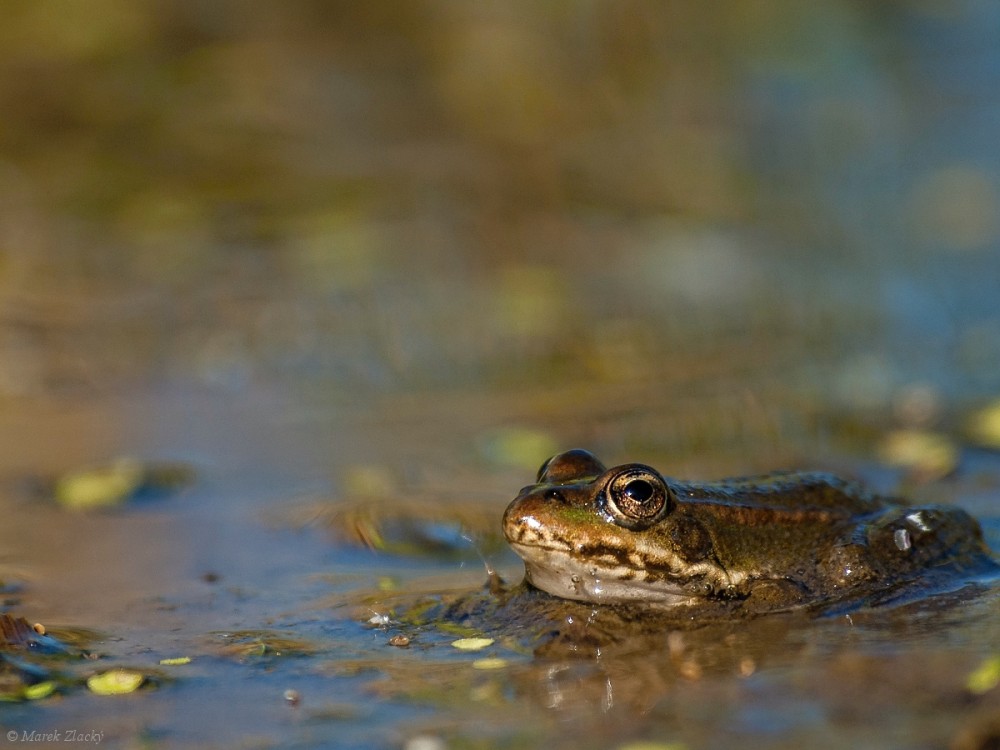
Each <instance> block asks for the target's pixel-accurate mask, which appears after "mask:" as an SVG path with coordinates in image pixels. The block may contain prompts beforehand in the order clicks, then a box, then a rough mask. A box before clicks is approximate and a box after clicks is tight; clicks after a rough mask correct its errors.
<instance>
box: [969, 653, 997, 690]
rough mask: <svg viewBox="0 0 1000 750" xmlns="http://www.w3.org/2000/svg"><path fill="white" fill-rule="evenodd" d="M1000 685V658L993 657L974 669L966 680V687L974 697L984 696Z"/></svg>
mask: <svg viewBox="0 0 1000 750" xmlns="http://www.w3.org/2000/svg"><path fill="white" fill-rule="evenodd" d="M997 685H1000V656H991V657H989V658H988V659H985V660H984V661H983V662H982V663H981V664H980V665H979V666H978V667H976V668H975V669H973V670H972V671H971V672H970V673H969V676H968V677H967V678H966V679H965V687H966V689H967V690H968V691H969V692H970V693H973V694H974V695H982V694H983V693H988V692H989V691H990V690H992V689H993V688H995V687H996V686H997Z"/></svg>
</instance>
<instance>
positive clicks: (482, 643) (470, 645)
mask: <svg viewBox="0 0 1000 750" xmlns="http://www.w3.org/2000/svg"><path fill="white" fill-rule="evenodd" d="M451 645H452V646H454V647H455V648H457V649H461V650H462V651H481V650H482V649H484V648H486V647H487V646H492V645H493V639H492V638H459V639H458V640H457V641H452V642H451Z"/></svg>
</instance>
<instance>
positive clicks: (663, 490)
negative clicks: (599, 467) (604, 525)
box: [606, 466, 672, 530]
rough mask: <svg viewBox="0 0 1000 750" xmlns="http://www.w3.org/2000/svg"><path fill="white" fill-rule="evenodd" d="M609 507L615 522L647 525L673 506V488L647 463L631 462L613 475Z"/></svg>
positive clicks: (640, 527) (629, 525)
mask: <svg viewBox="0 0 1000 750" xmlns="http://www.w3.org/2000/svg"><path fill="white" fill-rule="evenodd" d="M606 497H607V508H608V510H609V511H610V513H611V516H612V518H613V519H614V522H615V523H617V524H618V525H619V526H624V527H625V528H627V529H634V530H639V529H644V528H646V527H648V526H650V525H652V524H653V523H655V522H656V521H659V520H660V519H661V518H662V517H663V516H665V515H666V514H667V513H668V512H669V511H670V508H671V505H672V501H671V494H670V488H668V487H667V485H666V483H665V482H664V481H663V477H661V476H660V475H659V474H657V473H656V472H655V471H653V470H652V469H650V468H648V467H646V466H629V467H625V468H623V469H621V470H620V471H618V472H617V473H616V474H614V475H613V476H612V477H611V480H610V481H609V482H608V485H607V495H606Z"/></svg>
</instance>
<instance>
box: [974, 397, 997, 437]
mask: <svg viewBox="0 0 1000 750" xmlns="http://www.w3.org/2000/svg"><path fill="white" fill-rule="evenodd" d="M967 431H968V434H969V437H970V438H971V439H972V440H973V441H975V442H976V443H978V444H980V445H983V446H985V447H987V448H1000V400H997V401H993V402H992V403H990V404H987V405H986V406H984V407H983V408H982V409H979V411H976V412H974V413H973V414H972V415H971V416H970V417H969V422H968V428H967Z"/></svg>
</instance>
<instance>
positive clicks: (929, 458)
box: [879, 430, 959, 478]
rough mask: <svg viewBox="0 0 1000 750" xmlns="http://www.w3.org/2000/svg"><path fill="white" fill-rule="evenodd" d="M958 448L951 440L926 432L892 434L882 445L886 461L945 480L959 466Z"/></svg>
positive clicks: (904, 431) (880, 447) (880, 448)
mask: <svg viewBox="0 0 1000 750" xmlns="http://www.w3.org/2000/svg"><path fill="white" fill-rule="evenodd" d="M958 453H959V452H958V446H957V445H955V443H954V441H952V440H951V439H949V438H948V437H946V436H944V435H941V434H939V433H936V432H926V431H923V430H897V431H895V432H890V433H889V434H887V435H886V436H885V437H884V438H883V439H882V443H881V445H880V446H879V454H880V455H881V457H882V459H883V460H884V461H885V462H886V463H889V464H892V465H894V466H901V467H904V468H907V469H912V470H914V471H917V472H919V473H920V474H922V475H924V476H926V477H928V478H930V477H942V476H945V475H946V474H949V473H951V472H952V471H953V470H954V469H955V467H956V466H957V465H958Z"/></svg>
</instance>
